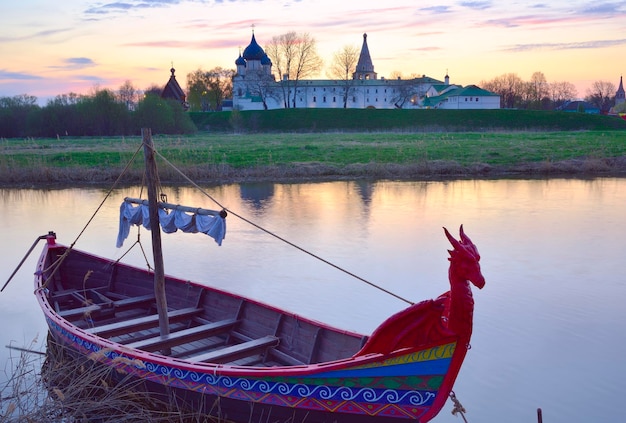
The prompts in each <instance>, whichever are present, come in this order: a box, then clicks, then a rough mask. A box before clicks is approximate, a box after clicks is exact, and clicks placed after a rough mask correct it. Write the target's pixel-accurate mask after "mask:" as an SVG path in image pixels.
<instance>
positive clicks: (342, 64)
mask: <svg viewBox="0 0 626 423" xmlns="http://www.w3.org/2000/svg"><path fill="white" fill-rule="evenodd" d="M358 61H359V49H358V48H357V47H355V46H352V45H345V46H343V47H342V48H341V49H340V50H338V51H336V52H335V54H334V55H333V61H332V63H331V65H330V67H329V69H328V71H327V74H328V77H329V78H331V79H338V80H341V82H342V86H343V108H344V109H345V108H347V107H348V97H349V96H350V94H351V91H352V90H353V86H354V83H355V79H354V78H353V76H352V74H353V73H354V70H355V69H356V64H357V62H358Z"/></svg>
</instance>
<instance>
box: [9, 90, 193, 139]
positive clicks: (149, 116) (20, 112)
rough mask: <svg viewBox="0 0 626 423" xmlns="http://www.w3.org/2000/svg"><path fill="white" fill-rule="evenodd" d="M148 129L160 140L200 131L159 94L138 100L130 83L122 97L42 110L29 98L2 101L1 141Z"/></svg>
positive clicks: (56, 102)
mask: <svg viewBox="0 0 626 423" xmlns="http://www.w3.org/2000/svg"><path fill="white" fill-rule="evenodd" d="M144 127H150V128H152V130H153V131H154V132H155V133H161V134H186V133H193V132H195V131H197V128H196V126H195V125H194V124H193V122H192V121H191V118H190V117H189V115H188V114H187V113H185V111H184V108H183V105H182V104H180V102H178V101H175V100H167V99H163V98H161V97H160V90H159V89H158V88H157V89H154V88H152V89H150V90H146V92H145V93H143V95H141V96H140V95H139V91H137V90H136V89H135V88H133V87H132V84H131V83H130V82H128V81H127V82H126V83H125V84H124V85H123V86H122V87H120V90H119V91H118V92H114V91H112V90H110V89H95V90H94V92H93V93H92V94H89V95H79V94H76V93H69V94H61V95H57V96H56V97H55V98H54V99H52V100H49V101H48V103H47V104H46V105H45V106H43V107H41V106H39V105H38V104H37V98H36V97H34V96H30V95H26V94H22V95H17V96H13V97H0V137H2V138H26V137H48V138H50V137H59V136H75V137H80V136H116V135H117V136H119V135H138V134H139V131H140V128H144Z"/></svg>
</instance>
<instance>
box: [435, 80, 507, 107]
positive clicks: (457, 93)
mask: <svg viewBox="0 0 626 423" xmlns="http://www.w3.org/2000/svg"><path fill="white" fill-rule="evenodd" d="M438 91H439V90H438ZM440 92H441V91H440ZM448 97H498V94H495V93H492V92H491V91H487V90H483V89H482V88H480V87H477V86H476V85H468V86H467V87H465V88H463V87H459V88H456V89H453V90H450V91H447V92H445V93H443V94H441V95H436V96H432V97H426V98H425V99H424V106H425V107H434V106H436V105H438V104H439V103H441V102H442V101H443V100H445V99H446V98H448Z"/></svg>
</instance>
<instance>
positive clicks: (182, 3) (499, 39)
mask: <svg viewBox="0 0 626 423" xmlns="http://www.w3.org/2000/svg"><path fill="white" fill-rule="evenodd" d="M253 25H254V32H255V34H256V38H257V41H258V42H259V44H261V46H263V45H264V43H266V42H267V41H269V40H270V39H271V38H272V37H273V36H276V35H280V34H283V33H285V32H288V31H292V30H295V31H297V32H308V33H310V34H311V35H312V36H313V37H314V38H315V39H316V41H317V46H318V51H319V53H320V56H321V57H322V58H323V59H324V60H325V61H327V62H328V61H330V60H331V58H332V54H333V53H334V52H335V51H337V50H339V49H340V48H341V47H343V46H345V45H355V46H357V47H359V48H360V46H361V44H362V40H363V38H362V36H363V33H367V34H368V38H367V40H368V45H369V49H370V53H371V56H372V60H373V62H374V68H375V71H376V72H378V74H379V76H388V75H390V74H391V73H392V72H401V73H403V74H405V75H410V74H425V75H428V76H431V77H434V78H437V79H443V77H444V76H445V74H446V71H447V72H448V73H449V75H450V78H451V82H452V83H457V84H462V85H467V84H478V83H479V82H480V81H483V80H489V79H492V78H494V77H496V76H499V75H502V74H504V73H516V74H517V75H519V76H520V77H521V78H522V79H524V80H529V79H530V76H531V75H532V74H533V72H535V71H540V72H543V73H544V75H545V76H546V78H547V80H548V82H556V81H568V82H571V83H573V84H575V85H576V87H577V89H578V94H579V96H581V97H583V96H584V95H585V93H586V90H587V89H588V87H589V85H590V84H591V83H592V82H593V81H598V80H602V81H608V82H612V83H613V84H615V85H616V86H617V84H618V83H619V78H620V75H622V74H624V73H626V2H624V1H623V0H619V1H611V0H609V1H602V0H600V1H596V2H589V1H579V0H567V1H564V0H563V1H562V0H550V1H549V2H548V1H545V0H544V2H541V0H538V1H536V2H532V1H531V2H525V1H515V0H511V1H508V0H507V1H495V0H493V1H492V0H465V1H463V0H460V1H450V2H448V1H439V2H434V1H429V0H425V1H415V0H386V1H383V0H377V1H369V0H359V1H356V0H112V1H107V0H105V1H95V0H63V1H51V0H20V1H13V2H10V3H9V2H3V5H2V14H1V17H0V52H1V55H0V57H1V59H2V60H1V62H0V96H12V95H17V94H29V95H34V96H36V97H38V98H39V100H40V102H41V101H42V100H43V99H47V98H51V97H54V96H55V95H57V94H65V93H69V92H76V93H90V92H93V90H94V88H95V87H101V88H111V89H114V90H115V89H117V88H119V87H120V86H121V85H122V84H123V83H124V81H126V80H130V81H131V82H132V83H133V85H134V86H135V87H137V88H139V89H144V88H147V87H148V86H150V85H153V84H157V85H163V84H165V83H166V82H167V79H168V78H169V74H170V72H169V69H170V67H171V66H172V63H173V65H174V67H175V68H176V75H177V77H178V81H179V82H180V83H181V85H182V86H183V88H184V87H185V85H186V83H185V81H186V75H187V74H188V73H190V72H193V71H195V70H197V69H204V70H209V69H211V68H214V67H216V66H221V67H225V68H234V61H235V59H236V58H237V56H238V52H239V48H245V47H246V46H247V45H248V43H249V41H250V36H251V32H252V28H253ZM320 77H325V73H324V71H322V73H321V74H320Z"/></svg>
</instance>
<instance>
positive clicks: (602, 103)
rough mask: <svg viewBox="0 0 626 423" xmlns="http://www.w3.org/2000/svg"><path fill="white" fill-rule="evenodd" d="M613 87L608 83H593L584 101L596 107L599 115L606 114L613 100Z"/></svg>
mask: <svg viewBox="0 0 626 423" xmlns="http://www.w3.org/2000/svg"><path fill="white" fill-rule="evenodd" d="M615 91H616V89H615V85H613V83H612V82H608V81H595V82H594V83H593V84H591V87H590V88H589V89H587V96H586V97H585V100H586V101H588V102H589V103H591V104H593V105H594V106H597V107H598V109H600V112H601V113H607V112H608V111H609V109H610V108H611V106H612V105H613V102H614V100H615Z"/></svg>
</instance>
